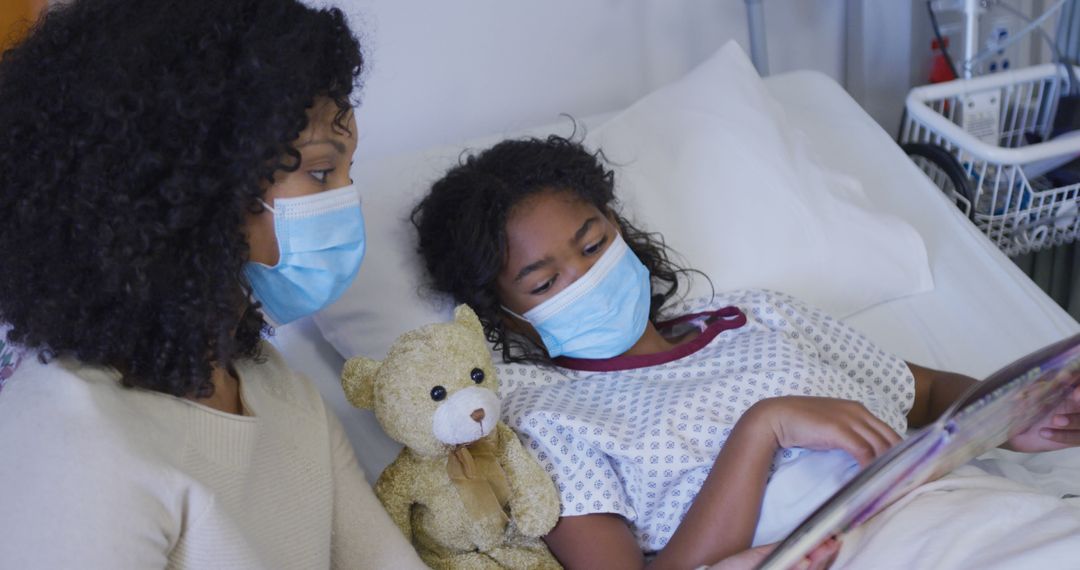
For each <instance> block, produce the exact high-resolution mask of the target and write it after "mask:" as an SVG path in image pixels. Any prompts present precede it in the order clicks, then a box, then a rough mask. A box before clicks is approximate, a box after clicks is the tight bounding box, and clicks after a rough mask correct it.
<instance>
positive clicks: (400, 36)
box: [312, 0, 844, 160]
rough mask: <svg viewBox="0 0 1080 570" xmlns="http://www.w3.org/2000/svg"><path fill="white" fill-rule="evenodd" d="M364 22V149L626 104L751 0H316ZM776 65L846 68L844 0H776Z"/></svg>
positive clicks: (692, 60) (718, 35) (717, 36)
mask: <svg viewBox="0 0 1080 570" xmlns="http://www.w3.org/2000/svg"><path fill="white" fill-rule="evenodd" d="M312 1H313V2H321V3H323V4H326V3H331V4H334V5H337V6H339V7H341V8H342V9H343V10H344V11H345V12H346V13H347V14H348V15H349V16H350V19H351V21H352V23H353V25H354V27H355V28H356V29H357V30H359V31H360V33H361V41H362V43H363V46H364V49H365V51H366V54H367V58H368V62H369V67H368V71H367V73H366V75H365V77H364V82H365V85H364V90H363V92H362V95H361V98H362V105H361V108H360V110H359V112H358V121H359V125H360V131H361V139H360V149H359V154H358V160H371V159H377V158H379V157H383V156H387V155H391V154H395V153H399V152H403V151H408V150H415V149H419V148H425V147H428V146H432V145H436V144H442V143H449V142H455V141H460V140H464V139H467V138H471V137H475V136H479V135H484V134H489V133H493V132H506V131H510V130H514V129H517V128H521V127H526V126H532V125H537V124H543V123H548V122H555V121H557V120H558V115H559V114H560V113H569V114H571V115H574V116H577V117H583V116H587V115H589V114H593V113H598V112H604V111H609V110H614V109H618V108H621V107H624V106H626V105H627V104H628V103H630V102H632V101H634V100H636V99H637V98H639V97H640V96H642V95H644V94H645V93H648V92H649V91H651V90H652V89H654V88H656V87H658V86H660V85H662V84H664V83H665V82H666V81H669V80H671V79H674V78H677V77H679V76H681V75H682V74H683V73H685V72H686V71H687V70H689V69H690V68H692V67H693V66H694V65H695V64H697V63H699V62H701V61H702V60H704V59H705V58H706V57H707V56H708V55H709V54H711V53H712V52H713V51H714V50H715V49H717V48H718V47H720V46H721V45H722V44H723V43H724V42H726V41H727V40H729V39H732V38H734V39H736V40H737V41H739V43H741V44H742V45H743V46H744V48H747V47H748V41H747V31H746V12H745V5H744V2H743V0H678V1H674V0H545V1H543V2H535V1H531V2H530V1H525V0H456V1H445V0H312ZM764 5H765V13H766V23H767V30H768V40H769V44H768V49H769V60H770V61H769V65H770V68H771V71H772V72H773V73H774V74H775V73H782V72H784V71H787V70H793V69H803V68H808V69H817V70H820V71H823V72H825V73H827V74H829V75H830V76H832V77H834V78H836V79H838V80H842V78H843V73H844V67H843V53H844V35H843V34H844V0H766V1H765V4H764Z"/></svg>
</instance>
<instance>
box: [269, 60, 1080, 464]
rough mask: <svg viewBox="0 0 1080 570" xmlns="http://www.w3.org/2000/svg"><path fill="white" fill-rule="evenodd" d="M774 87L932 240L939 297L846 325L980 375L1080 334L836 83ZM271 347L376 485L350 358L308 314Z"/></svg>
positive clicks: (377, 454)
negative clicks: (330, 415) (352, 391)
mask: <svg viewBox="0 0 1080 570" xmlns="http://www.w3.org/2000/svg"><path fill="white" fill-rule="evenodd" d="M766 84H767V85H768V87H769V89H770V91H771V92H772V93H773V95H774V96H775V97H776V98H777V99H778V100H779V101H780V102H781V104H782V105H783V108H784V110H785V112H786V113H787V114H788V118H789V120H790V121H791V122H792V123H793V124H795V125H796V126H798V127H800V128H801V129H803V130H804V131H805V132H806V133H807V135H808V137H809V139H810V140H811V142H812V143H813V145H814V148H815V149H816V151H817V152H818V154H819V155H820V159H821V160H822V162H824V163H825V164H826V165H827V166H829V167H831V168H833V169H835V170H838V171H840V172H844V173H847V174H849V175H852V176H854V177H856V178H858V179H859V180H860V181H861V182H862V183H863V186H864V188H865V189H866V193H867V195H868V196H869V197H870V199H871V201H872V202H873V206H874V207H877V208H880V209H882V210H884V211H888V212H892V213H894V214H897V215H899V216H901V217H903V218H904V219H906V220H908V221H909V222H910V223H911V224H912V225H914V226H915V228H916V229H917V230H918V231H919V232H920V233H921V234H922V236H923V239H924V240H925V242H926V247H927V252H928V255H929V259H930V263H931V268H932V270H933V275H934V281H935V289H934V291H932V292H929V293H924V294H920V295H915V296H911V297H907V298H902V299H897V300H893V301H889V302H886V303H883V304H881V305H878V306H875V307H871V308H869V309H866V310H864V311H862V312H860V313H857V314H856V315H854V316H852V317H850V318H849V319H847V321H848V322H849V323H851V324H852V325H854V326H855V327H856V328H858V329H859V330H861V331H863V332H864V333H866V334H867V335H868V336H869V337H870V338H871V339H872V340H874V341H875V342H877V343H878V344H880V345H881V346H882V347H883V348H886V349H888V350H890V351H892V352H894V353H896V354H898V355H900V356H901V357H903V358H905V359H908V360H910V361H913V362H916V363H919V364H923V365H926V366H932V367H937V368H942V369H946V370H953V371H957V372H962V373H965V374H970V375H973V376H975V377H983V376H985V375H987V374H988V373H990V372H992V371H993V370H995V369H997V368H998V367H1000V366H1001V365H1003V364H1005V363H1007V362H1008V361H1010V360H1012V359H1014V358H1016V357H1018V356H1021V355H1022V354H1024V353H1026V352H1029V351H1031V350H1034V349H1036V348H1038V347H1040V346H1042V345H1045V344H1048V343H1050V342H1052V341H1054V340H1057V339H1059V338H1062V337H1065V336H1067V335H1070V334H1074V333H1076V332H1080V325H1078V324H1077V322H1076V321H1075V320H1073V319H1072V318H1071V317H1070V316H1069V315H1068V314H1067V313H1065V311H1063V310H1062V309H1061V308H1060V307H1058V306H1057V305H1056V304H1055V303H1054V302H1053V301H1052V300H1051V299H1050V298H1049V297H1048V296H1046V295H1045V294H1044V293H1043V292H1042V291H1041V290H1039V289H1038V287H1036V286H1035V285H1034V284H1033V283H1032V282H1031V281H1030V280H1029V279H1027V277H1026V276H1025V275H1024V274H1023V273H1021V272H1020V271H1019V269H1017V268H1016V267H1015V266H1014V265H1013V264H1012V262H1010V261H1009V259H1008V258H1006V257H1005V256H1004V255H1002V254H1001V253H1000V252H999V251H998V250H997V249H996V248H995V247H994V246H993V245H992V244H991V243H990V242H989V240H987V239H985V238H983V237H982V236H981V235H980V234H979V233H978V232H977V231H976V230H975V229H974V227H973V226H971V224H970V223H969V222H968V221H967V220H966V219H965V218H964V217H963V216H962V215H960V213H959V211H958V210H957V209H956V208H955V207H954V206H953V205H951V204H950V203H949V202H948V200H946V199H945V198H944V196H943V195H942V194H941V192H940V191H939V190H938V189H937V188H936V187H935V186H934V185H933V184H932V183H931V182H930V181H929V180H928V179H927V178H926V177H925V176H923V174H922V173H921V172H920V171H919V170H918V169H917V168H916V167H915V166H914V165H913V164H912V163H911V162H910V161H909V160H908V159H907V157H906V156H905V155H904V154H903V152H902V151H900V149H899V148H898V147H897V146H896V145H895V144H894V143H893V142H892V139H891V138H890V137H889V135H887V134H886V133H885V132H884V131H883V130H882V129H881V128H880V127H879V126H878V125H877V124H876V123H874V121H873V119H871V118H870V116H869V115H867V114H866V113H865V112H864V111H863V110H862V109H861V108H860V107H859V106H858V104H857V103H856V102H855V101H854V100H853V99H851V97H849V96H848V95H847V93H845V92H844V91H843V89H842V88H841V87H840V86H839V85H837V84H836V83H835V82H834V81H833V80H831V79H829V78H828V77H827V76H825V75H823V74H820V73H816V72H794V73H789V74H784V75H779V76H775V77H771V78H769V79H767V80H766ZM587 122H588V123H591V124H593V125H595V124H597V122H596V120H589V121H587ZM373 167H375V168H377V167H378V166H373ZM763 223H766V222H765V221H763ZM376 246H377V244H376ZM372 302H378V301H377V300H374V299H373V300H372ZM273 342H274V344H275V345H276V346H277V347H278V348H279V349H280V350H281V351H282V352H283V353H284V355H285V357H286V359H287V360H288V361H289V363H290V365H292V366H293V367H294V368H295V369H296V370H298V371H299V372H302V373H304V374H306V375H307V376H309V377H310V378H312V379H313V380H314V382H315V383H316V385H317V386H318V387H319V390H320V391H321V392H322V394H323V397H324V398H325V399H326V401H327V402H328V403H329V405H330V407H331V409H333V410H334V412H336V413H337V414H338V417H340V418H342V420H343V424H344V426H345V430H346V433H347V434H348V436H349V438H350V441H352V443H353V445H354V446H355V447H356V449H357V455H358V456H359V459H360V463H361V465H362V466H363V467H364V469H365V470H366V472H367V476H368V478H369V480H372V481H374V479H375V478H376V477H377V476H378V474H379V472H380V471H381V470H382V469H383V467H385V466H386V465H387V464H388V463H389V462H390V461H391V460H392V459H393V458H394V456H396V454H397V451H398V449H399V446H398V445H397V444H396V443H394V442H393V441H391V440H390V439H388V438H387V437H386V435H385V434H383V433H382V431H381V430H380V429H379V427H378V424H377V423H376V421H375V419H374V416H373V414H371V413H370V412H367V411H361V410H356V409H355V408H353V407H352V406H351V405H350V404H349V403H348V402H347V401H346V400H345V397H344V395H343V393H342V391H341V387H340V384H339V380H338V375H339V373H340V371H341V367H342V365H343V364H344V359H343V358H342V357H341V356H340V355H339V354H338V353H337V352H336V351H335V350H334V349H333V348H332V347H331V346H330V344H329V343H328V342H327V341H326V340H325V339H324V338H323V337H322V335H321V334H320V333H319V331H318V328H317V327H316V326H315V324H314V322H312V320H311V319H310V318H306V319H302V320H300V321H297V322H295V323H292V324H290V325H288V326H285V327H281V328H280V329H278V331H277V336H276V337H275V338H274V339H273Z"/></svg>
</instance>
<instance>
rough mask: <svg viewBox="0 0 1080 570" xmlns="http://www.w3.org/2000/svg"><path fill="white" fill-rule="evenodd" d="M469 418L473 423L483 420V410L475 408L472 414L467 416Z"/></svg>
mask: <svg viewBox="0 0 1080 570" xmlns="http://www.w3.org/2000/svg"><path fill="white" fill-rule="evenodd" d="M469 417H470V418H472V419H473V421H474V422H478V421H481V420H483V419H484V410H483V408H476V409H475V410H473V413H471V414H469Z"/></svg>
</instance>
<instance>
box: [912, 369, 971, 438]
mask: <svg viewBox="0 0 1080 570" xmlns="http://www.w3.org/2000/svg"><path fill="white" fill-rule="evenodd" d="M907 366H908V368H909V369H910V370H911V375H912V376H914V377H915V403H914V404H912V406H911V411H909V412H908V415H907V420H908V425H909V426H911V427H914V428H918V427H923V426H925V425H927V424H929V423H930V422H932V421H934V420H936V419H938V417H939V416H940V415H941V414H943V413H945V410H947V409H949V406H951V405H952V403H953V402H955V401H956V399H957V398H959V397H960V396H961V395H963V393H964V392H966V391H967V389H968V388H970V387H971V385H972V384H974V383H975V382H977V380H975V379H974V378H971V377H969V376H964V375H963V374H955V373H952V372H942V371H941V370H934V369H932V368H923V367H922V366H918V365H915V364H912V363H910V362H908V363H907Z"/></svg>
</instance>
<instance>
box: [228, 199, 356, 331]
mask: <svg viewBox="0 0 1080 570" xmlns="http://www.w3.org/2000/svg"><path fill="white" fill-rule="evenodd" d="M264 205H266V204H265V203H264ZM266 208H267V209H269V210H270V211H271V212H273V214H274V234H275V235H276V236H277V242H278V251H279V253H280V254H281V257H279V258H278V263H277V265H275V266H273V267H270V266H268V265H265V264H262V263H257V262H248V263H247V265H245V266H244V274H245V275H247V278H248V281H249V282H250V283H251V287H252V289H254V293H255V298H256V299H258V300H259V302H261V303H262V308H263V311H264V312H265V313H266V316H268V317H269V318H270V320H272V321H274V322H275V323H277V324H279V325H283V324H285V323H288V322H292V321H295V320H296V319H299V318H301V317H304V316H307V315H310V314H313V313H315V312H316V311H318V310H320V309H322V308H323V307H326V306H327V305H329V304H330V303H333V302H334V301H336V300H337V299H338V297H341V294H342V293H344V292H345V289H346V288H348V286H349V284H350V283H352V280H353V278H355V277H356V274H357V272H359V271H360V262H361V261H363V259H364V216H363V214H362V213H361V211H360V194H359V193H357V191H356V187H355V186H352V185H350V186H346V187H344V188H338V189H337V190H329V191H327V192H320V193H318V194H312V195H310V196H301V197H299V198H279V199H277V200H275V201H274V207H270V206H269V205H266Z"/></svg>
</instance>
